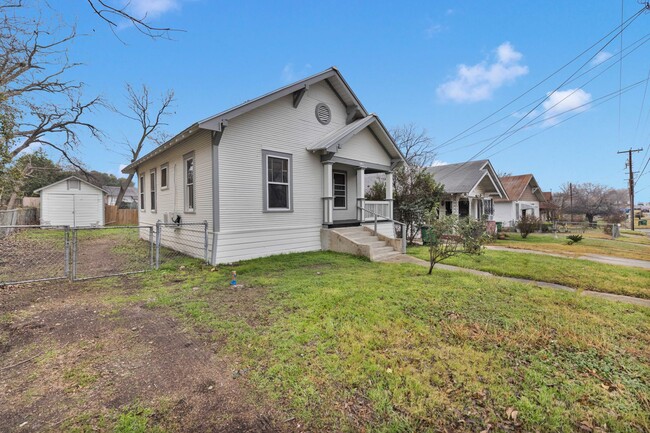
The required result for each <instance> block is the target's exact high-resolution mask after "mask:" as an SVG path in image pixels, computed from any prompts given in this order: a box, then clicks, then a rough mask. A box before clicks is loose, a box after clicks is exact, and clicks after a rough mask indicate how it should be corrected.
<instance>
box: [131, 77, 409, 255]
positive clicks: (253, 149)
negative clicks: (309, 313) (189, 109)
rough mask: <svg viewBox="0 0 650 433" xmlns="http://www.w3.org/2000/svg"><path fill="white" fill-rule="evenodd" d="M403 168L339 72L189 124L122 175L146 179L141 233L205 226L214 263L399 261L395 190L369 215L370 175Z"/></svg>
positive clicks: (397, 153) (401, 160) (381, 126)
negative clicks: (351, 257) (299, 255)
mask: <svg viewBox="0 0 650 433" xmlns="http://www.w3.org/2000/svg"><path fill="white" fill-rule="evenodd" d="M403 163H404V158H403V156H402V155H401V153H400V151H399V150H398V148H397V146H396V145H395V143H394V142H393V140H392V138H391V136H390V134H389V133H388V131H387V130H386V127H385V126H384V124H383V123H382V121H381V120H380V119H379V117H378V116H377V115H375V114H372V113H369V112H368V111H367V110H366V108H365V107H364V106H363V104H362V103H361V101H360V100H359V99H358V98H357V96H356V95H355V93H354V92H353V91H352V89H351V88H350V86H349V85H348V83H347V82H346V81H345V79H344V78H343V76H342V75H341V73H340V72H339V71H338V69H336V68H333V67H332V68H329V69H327V70H325V71H323V72H321V73H318V74H316V75H313V76H311V77H308V78H305V79H304V80H300V81H298V82H296V83H293V84H290V85H288V86H285V87H282V88H280V89H277V90H275V91H273V92H270V93H268V94H266V95H263V96H260V97H258V98H255V99H252V100H249V101H247V102H245V103H243V104H241V105H238V106H236V107H233V108H230V109H228V110H225V111H222V112H220V113H218V114H216V115H213V116H210V117H208V118H206V119H203V120H201V121H198V122H196V123H194V124H192V125H191V126H189V127H188V128H186V129H185V130H183V131H182V132H180V133H179V134H177V135H176V136H175V137H173V138H172V139H171V140H169V141H167V142H166V143H164V144H162V145H161V146H159V147H157V148H156V149H154V150H153V151H151V152H149V153H148V154H146V155H144V156H143V157H141V158H139V159H138V160H137V161H135V162H133V163H132V164H129V165H128V166H127V167H126V168H124V170H123V172H124V173H135V174H136V175H137V178H138V180H139V181H138V188H139V199H140V200H139V209H140V224H144V225H154V224H156V222H157V221H164V222H170V221H174V222H176V223H179V224H182V223H185V222H203V221H207V225H208V234H209V236H208V250H209V254H208V255H209V261H210V262H211V263H213V264H216V263H228V262H235V261H238V260H243V259H250V258H255V257H261V256H267V255H272V254H281V253H289V252H303V251H314V250H320V249H334V250H340V251H349V252H354V253H358V254H365V255H368V256H370V257H371V258H377V257H380V256H382V255H388V254H390V253H395V254H397V253H399V251H401V247H400V246H399V245H398V244H397V243H395V242H394V238H395V230H394V226H395V224H394V222H393V221H392V188H388V190H387V193H386V200H383V201H380V202H376V203H369V204H367V203H366V202H365V198H364V191H365V183H364V176H365V174H366V173H384V174H385V175H386V176H387V177H388V178H389V179H390V178H391V176H392V171H393V170H394V169H395V168H396V167H398V166H399V165H401V164H403ZM388 184H389V185H392V182H389V183H388ZM368 206H371V207H368ZM376 214H379V215H380V218H379V219H380V223H379V224H377V225H376V226H377V227H378V228H377V229H376V230H375V224H374V219H375V215H376ZM370 221H372V224H369V222H370ZM364 225H365V226H367V227H372V229H369V228H364ZM174 242H175V241H174V240H173V239H171V240H168V241H166V246H167V247H169V248H176V246H177V245H175V244H174ZM163 243H165V242H163ZM178 243H179V244H180V241H178ZM395 250H398V251H395Z"/></svg>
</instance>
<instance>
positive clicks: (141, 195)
mask: <svg viewBox="0 0 650 433" xmlns="http://www.w3.org/2000/svg"><path fill="white" fill-rule="evenodd" d="M138 188H140V210H145V209H146V207H145V205H144V173H140V181H139V182H138Z"/></svg>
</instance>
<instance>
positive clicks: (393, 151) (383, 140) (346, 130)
mask: <svg viewBox="0 0 650 433" xmlns="http://www.w3.org/2000/svg"><path fill="white" fill-rule="evenodd" d="M366 128H369V129H370V131H371V132H372V133H373V135H374V136H375V137H376V138H377V140H378V141H379V143H380V144H381V145H382V146H383V147H384V149H385V150H386V152H387V153H388V154H389V155H390V157H391V158H392V159H395V160H403V159H404V157H403V156H402V153H401V152H400V150H399V149H398V148H397V144H395V142H394V141H393V138H392V137H391V135H390V133H389V132H388V130H387V129H386V127H385V126H384V124H383V123H382V122H381V120H379V117H377V115H376V114H370V115H368V116H366V117H363V118H361V119H357V120H355V121H354V122H352V123H350V124H349V125H345V126H344V127H343V128H341V129H338V130H336V131H332V132H330V133H329V134H327V135H326V136H325V137H323V138H322V139H320V140H318V141H316V142H315V143H313V144H311V145H309V146H307V150H311V151H317V150H323V151H327V152H336V151H337V150H338V149H339V147H340V146H342V145H343V144H345V143H346V142H347V141H348V140H350V139H351V138H352V137H354V136H355V135H356V134H358V133H359V132H361V131H363V130H364V129H366Z"/></svg>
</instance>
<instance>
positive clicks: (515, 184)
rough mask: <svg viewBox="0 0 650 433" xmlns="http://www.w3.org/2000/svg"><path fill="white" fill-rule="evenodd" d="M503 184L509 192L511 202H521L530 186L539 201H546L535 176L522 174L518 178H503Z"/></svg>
mask: <svg viewBox="0 0 650 433" xmlns="http://www.w3.org/2000/svg"><path fill="white" fill-rule="evenodd" d="M501 183H502V184H503V187H504V188H505V189H506V191H507V192H508V197H510V200H509V201H518V200H521V196H522V195H524V192H526V188H527V187H528V185H530V187H531V188H532V189H533V194H535V196H536V197H537V200H538V201H541V202H542V201H545V200H546V199H545V198H544V195H543V194H542V189H541V188H540V187H539V184H538V183H537V180H535V176H533V175H532V174H521V175H518V176H503V177H501Z"/></svg>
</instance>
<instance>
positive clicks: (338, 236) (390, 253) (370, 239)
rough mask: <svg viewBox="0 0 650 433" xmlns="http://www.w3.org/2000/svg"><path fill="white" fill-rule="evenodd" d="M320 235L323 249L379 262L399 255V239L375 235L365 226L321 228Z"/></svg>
mask: <svg viewBox="0 0 650 433" xmlns="http://www.w3.org/2000/svg"><path fill="white" fill-rule="evenodd" d="M321 237H322V241H323V245H324V247H325V249H327V250H331V251H337V252H340V253H349V254H355V255H358V256H365V257H368V258H369V259H370V260H372V261H373V262H381V261H384V260H389V259H392V258H394V257H396V256H399V255H401V254H402V253H401V251H400V250H401V244H400V240H399V239H392V238H387V237H385V236H382V235H379V236H376V235H374V234H373V232H372V230H370V229H369V228H367V227H363V226H357V227H337V228H330V229H323V231H322V232H321Z"/></svg>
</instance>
